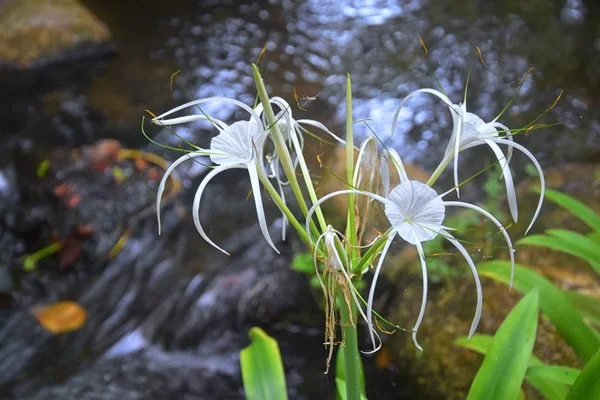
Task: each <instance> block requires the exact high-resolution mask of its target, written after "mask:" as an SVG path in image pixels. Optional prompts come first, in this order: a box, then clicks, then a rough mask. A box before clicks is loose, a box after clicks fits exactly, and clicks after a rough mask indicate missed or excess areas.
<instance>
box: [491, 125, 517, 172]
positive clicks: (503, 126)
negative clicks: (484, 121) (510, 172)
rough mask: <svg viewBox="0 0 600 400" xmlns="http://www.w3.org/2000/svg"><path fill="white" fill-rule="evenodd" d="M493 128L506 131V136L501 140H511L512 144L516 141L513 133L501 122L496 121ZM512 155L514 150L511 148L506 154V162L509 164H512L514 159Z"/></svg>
mask: <svg viewBox="0 0 600 400" xmlns="http://www.w3.org/2000/svg"><path fill="white" fill-rule="evenodd" d="M492 126H493V127H494V128H500V129H502V130H503V131H504V134H505V135H506V136H504V137H502V138H499V139H507V140H510V141H511V142H513V141H514V139H513V135H512V133H511V131H510V129H508V127H507V126H506V125H504V124H501V123H500V122H497V121H494V122H492ZM512 154H513V148H512V147H509V148H508V151H507V152H506V162H508V163H509V164H510V160H511V159H512Z"/></svg>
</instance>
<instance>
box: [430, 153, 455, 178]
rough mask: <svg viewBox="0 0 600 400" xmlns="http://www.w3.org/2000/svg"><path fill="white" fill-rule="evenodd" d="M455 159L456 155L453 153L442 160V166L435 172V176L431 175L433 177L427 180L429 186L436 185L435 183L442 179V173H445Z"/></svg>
mask: <svg viewBox="0 0 600 400" xmlns="http://www.w3.org/2000/svg"><path fill="white" fill-rule="evenodd" d="M453 158H454V153H452V152H449V153H448V154H446V156H444V159H443V160H442V162H441V163H440V165H438V166H437V168H436V169H435V171H433V174H431V176H430V177H429V179H428V180H427V184H428V185H429V186H433V185H434V184H435V182H436V181H437V180H438V178H439V177H440V175H441V174H442V172H444V170H445V169H446V167H448V164H450V161H452V159H453Z"/></svg>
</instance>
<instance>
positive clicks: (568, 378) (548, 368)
mask: <svg viewBox="0 0 600 400" xmlns="http://www.w3.org/2000/svg"><path fill="white" fill-rule="evenodd" d="M580 372H581V370H579V369H577V368H569V367H563V366H558V365H544V366H540V367H530V368H529V369H528V370H527V376H530V377H538V378H543V379H546V380H548V381H552V382H557V383H563V384H565V385H572V384H573V382H575V379H577V376H578V375H579V373H580Z"/></svg>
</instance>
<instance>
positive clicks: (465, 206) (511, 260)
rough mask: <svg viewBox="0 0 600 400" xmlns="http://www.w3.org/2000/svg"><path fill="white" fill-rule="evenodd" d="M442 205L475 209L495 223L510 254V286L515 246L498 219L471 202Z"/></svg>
mask: <svg viewBox="0 0 600 400" xmlns="http://www.w3.org/2000/svg"><path fill="white" fill-rule="evenodd" d="M444 205H446V207H463V208H468V209H470V210H474V211H477V212H478V213H480V214H482V215H483V216H485V217H486V218H487V219H489V220H490V221H492V222H493V223H494V225H496V226H497V227H498V229H500V232H502V236H504V240H505V241H506V245H507V246H508V252H509V254H510V287H511V288H512V284H513V278H514V276H515V248H514V247H513V245H512V241H511V240H510V236H508V232H507V231H506V229H505V228H504V226H502V224H501V223H500V221H498V220H497V219H496V217H494V216H493V215H492V214H490V213H489V212H487V211H486V210H484V209H483V208H481V207H478V206H476V205H473V204H469V203H464V202H462V201H445V202H444Z"/></svg>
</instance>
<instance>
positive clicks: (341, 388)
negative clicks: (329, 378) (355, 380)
mask: <svg viewBox="0 0 600 400" xmlns="http://www.w3.org/2000/svg"><path fill="white" fill-rule="evenodd" d="M340 353H341V352H340ZM335 387H336V388H337V394H338V396H339V398H340V400H346V399H347V398H348V397H347V396H346V381H344V380H343V379H342V378H335ZM360 400H367V397H366V396H365V395H364V394H361V395H360Z"/></svg>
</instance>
